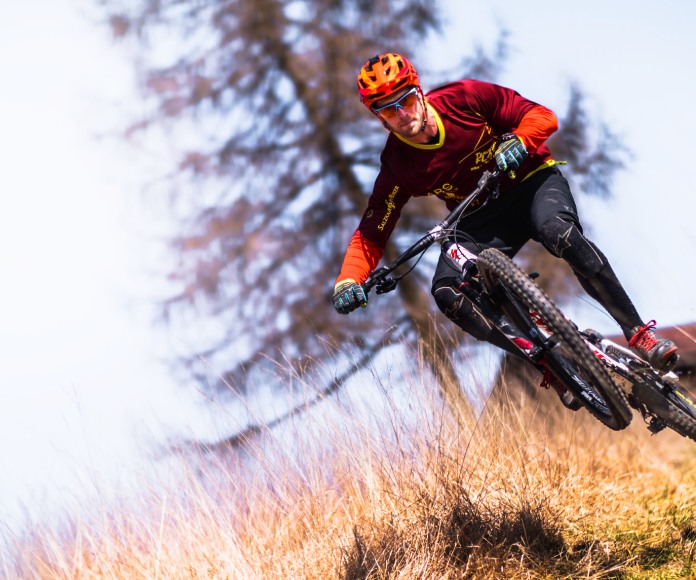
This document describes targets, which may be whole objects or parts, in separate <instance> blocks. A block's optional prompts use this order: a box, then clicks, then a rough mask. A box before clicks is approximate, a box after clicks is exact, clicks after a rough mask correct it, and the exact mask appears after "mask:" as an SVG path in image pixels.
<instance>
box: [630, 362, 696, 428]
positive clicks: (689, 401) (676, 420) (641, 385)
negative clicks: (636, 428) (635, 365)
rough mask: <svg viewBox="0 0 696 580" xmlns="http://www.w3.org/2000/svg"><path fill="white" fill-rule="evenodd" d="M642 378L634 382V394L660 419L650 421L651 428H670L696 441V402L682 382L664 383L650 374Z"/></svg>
mask: <svg viewBox="0 0 696 580" xmlns="http://www.w3.org/2000/svg"><path fill="white" fill-rule="evenodd" d="M641 378H642V379H643V380H642V381H640V382H636V383H635V384H634V385H633V394H634V396H635V397H636V398H637V399H638V400H639V401H640V402H641V403H642V404H643V405H645V407H647V409H648V412H649V413H650V414H651V415H653V416H654V417H656V418H657V419H656V420H652V421H651V422H650V429H651V430H654V431H658V430H660V428H661V427H662V426H664V427H669V428H670V429H672V430H674V431H676V432H677V433H679V434H680V435H681V436H682V437H688V438H689V439H693V440H694V441H696V401H694V399H693V398H692V397H691V396H690V395H689V393H688V392H687V391H686V390H685V389H683V388H682V387H680V386H679V385H678V384H675V383H667V384H664V383H662V381H660V380H658V379H657V378H656V377H654V376H653V375H652V374H648V373H645V374H643V376H642V377H641Z"/></svg>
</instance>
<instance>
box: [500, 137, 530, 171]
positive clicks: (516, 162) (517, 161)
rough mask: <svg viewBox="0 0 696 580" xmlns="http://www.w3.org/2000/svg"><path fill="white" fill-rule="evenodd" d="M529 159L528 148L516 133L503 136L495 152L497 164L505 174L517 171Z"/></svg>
mask: <svg viewBox="0 0 696 580" xmlns="http://www.w3.org/2000/svg"><path fill="white" fill-rule="evenodd" d="M526 158H527V148H526V147H525V146H524V143H522V141H520V138H519V137H518V136H517V135H515V134H514V133H508V134H506V135H503V140H502V141H501V142H500V145H498V148H497V149H496V150H495V162H496V165H498V169H500V171H502V172H503V173H506V172H508V171H513V170H515V169H517V168H518V167H519V166H520V165H522V162H523V161H524V160H525V159H526Z"/></svg>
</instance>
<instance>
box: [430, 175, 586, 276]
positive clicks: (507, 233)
mask: <svg viewBox="0 0 696 580" xmlns="http://www.w3.org/2000/svg"><path fill="white" fill-rule="evenodd" d="M557 216H558V217H560V218H562V219H563V220H565V221H567V222H570V223H573V224H575V226H576V227H577V228H578V229H579V230H580V232H582V227H581V226H580V221H579V218H578V212H577V207H576V205H575V200H574V199H573V194H572V193H571V191H570V186H569V185H568V181H567V180H566V179H565V177H563V175H562V174H561V172H560V171H559V170H558V168H557V167H549V168H547V169H542V170H541V171H538V172H537V173H535V174H534V175H532V176H531V177H530V178H529V179H527V180H526V181H523V182H522V183H520V185H519V186H517V187H516V188H514V189H512V190H510V191H508V192H506V193H504V194H502V195H501V196H500V197H498V198H497V199H494V200H490V201H489V202H488V203H487V204H486V205H485V206H483V207H482V208H481V209H479V210H476V211H474V212H473V213H472V214H471V215H468V216H465V217H464V218H462V219H461V220H460V221H459V224H458V225H457V231H456V241H457V242H458V243H459V244H461V245H463V246H464V247H465V248H466V249H467V250H469V251H470V252H472V253H473V254H477V255H478V254H480V253H481V251H483V250H484V249H486V248H497V249H498V250H500V251H502V252H504V253H505V254H507V255H508V256H510V257H511V258H512V257H513V256H514V255H515V254H516V253H517V252H519V251H520V249H521V248H522V246H524V244H526V243H527V242H528V241H529V240H530V239H531V240H538V237H537V232H538V231H539V228H540V227H541V226H542V225H543V224H544V223H545V222H546V221H548V220H550V219H554V218H555V217H557ZM459 274H460V272H459V271H457V270H455V269H454V268H453V267H452V266H451V265H450V264H449V263H448V262H447V260H446V259H445V257H444V256H443V255H441V256H440V259H439V261H438V263H437V268H436V269H435V275H434V276H433V284H435V283H436V282H437V281H439V280H442V279H443V278H456V277H457V276H458V275H459Z"/></svg>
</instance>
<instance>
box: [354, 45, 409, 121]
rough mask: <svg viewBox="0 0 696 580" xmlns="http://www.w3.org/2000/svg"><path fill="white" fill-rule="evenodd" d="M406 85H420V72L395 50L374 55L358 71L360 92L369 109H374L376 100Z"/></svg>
mask: <svg viewBox="0 0 696 580" xmlns="http://www.w3.org/2000/svg"><path fill="white" fill-rule="evenodd" d="M404 87H420V81H419V80H418V73H417V72H416V68H415V67H414V66H413V65H412V64H411V63H410V62H409V61H408V60H407V59H406V58H405V57H403V56H401V55H400V54H396V53H395V52H387V53H384V54H379V55H377V56H373V57H372V58H371V59H370V60H368V61H367V62H366V63H365V64H364V65H363V67H362V68H361V69H360V72H359V73H358V94H359V95H360V100H361V101H362V103H363V104H364V105H365V106H366V107H367V108H368V109H372V105H373V103H374V102H375V101H378V100H379V99H383V98H384V97H388V96H389V95H391V94H392V93H395V92H396V91H398V90H400V89H403V88H404Z"/></svg>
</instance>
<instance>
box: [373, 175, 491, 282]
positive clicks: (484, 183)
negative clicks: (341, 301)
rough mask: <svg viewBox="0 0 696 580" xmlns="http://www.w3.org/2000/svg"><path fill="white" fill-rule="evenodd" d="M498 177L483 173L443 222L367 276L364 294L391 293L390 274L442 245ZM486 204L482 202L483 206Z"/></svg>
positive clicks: (392, 280) (393, 280)
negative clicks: (473, 203)
mask: <svg viewBox="0 0 696 580" xmlns="http://www.w3.org/2000/svg"><path fill="white" fill-rule="evenodd" d="M500 175H501V172H500V171H499V170H497V169H496V170H495V171H484V172H483V175H481V178H480V179H479V181H478V184H477V187H476V189H474V191H472V192H471V193H470V194H469V195H467V196H466V197H465V198H464V199H463V200H462V201H461V202H460V203H459V204H458V205H457V207H455V208H454V209H453V210H452V211H451V212H450V213H449V215H448V216H447V217H446V218H445V219H444V220H442V221H441V222H440V223H439V224H437V225H436V226H435V227H434V228H433V229H431V230H430V231H429V232H428V233H427V234H426V235H424V236H423V237H422V238H420V239H419V240H418V241H417V242H416V243H415V244H413V245H412V246H411V247H409V248H408V249H406V250H405V251H404V252H403V253H402V254H401V255H400V256H399V257H398V258H396V259H395V260H394V261H393V262H391V263H390V264H387V265H386V266H381V267H379V268H377V269H376V270H374V271H373V272H372V273H371V274H370V275H369V276H368V278H367V280H366V281H365V282H364V283H363V285H362V287H363V288H364V290H365V292H366V293H368V292H369V291H370V290H371V289H372V288H374V287H376V291H377V294H384V293H386V292H391V291H392V290H393V289H394V288H395V287H396V284H397V283H398V280H397V279H394V278H390V277H389V274H391V273H392V272H393V271H394V270H396V269H397V268H398V267H399V266H401V265H402V264H405V263H406V262H408V261H409V260H411V259H412V258H414V257H416V256H417V255H419V254H421V253H422V252H424V251H425V250H427V249H428V248H429V247H430V246H432V245H433V244H434V243H440V244H441V243H443V242H444V241H445V240H446V239H447V238H448V236H449V235H450V233H451V229H452V226H454V225H455V224H456V223H457V221H459V218H461V217H462V215H464V212H465V211H466V210H467V208H468V207H469V206H470V205H471V204H472V202H473V201H474V200H475V199H476V198H477V197H478V196H479V195H480V194H481V193H483V192H484V191H485V190H486V189H489V188H491V187H492V186H494V185H495V184H496V183H497V181H498V178H499V177H500ZM496 197H497V194H496V192H491V197H490V198H489V199H495V198H496ZM487 201H488V200H486V202H487ZM486 202H484V205H485V203H486Z"/></svg>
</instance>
